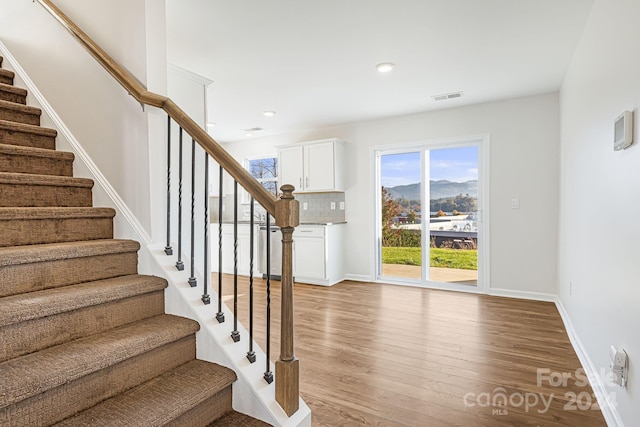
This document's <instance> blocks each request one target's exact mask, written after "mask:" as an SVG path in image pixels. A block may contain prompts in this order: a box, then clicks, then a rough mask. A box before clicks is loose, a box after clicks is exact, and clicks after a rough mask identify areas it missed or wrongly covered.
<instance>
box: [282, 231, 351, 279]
mask: <svg viewBox="0 0 640 427" xmlns="http://www.w3.org/2000/svg"><path fill="white" fill-rule="evenodd" d="M293 260H294V271H293V275H294V277H295V281H296V282H299V283H310V284H314V285H326V286H331V285H334V284H336V283H338V282H341V281H342V280H344V262H343V260H344V224H332V225H299V226H298V227H296V229H295V231H294V233H293Z"/></svg>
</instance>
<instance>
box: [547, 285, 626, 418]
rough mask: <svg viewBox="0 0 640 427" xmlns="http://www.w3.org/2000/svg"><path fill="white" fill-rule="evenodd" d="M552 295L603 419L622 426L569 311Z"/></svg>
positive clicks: (558, 298)
mask: <svg viewBox="0 0 640 427" xmlns="http://www.w3.org/2000/svg"><path fill="white" fill-rule="evenodd" d="M553 297H554V299H553V302H555V304H556V308H557V309H558V313H560V317H561V318H562V322H563V323H564V328H565V329H566V331H567V335H568V336H569V341H571V345H572V346H573V349H574V350H575V352H576V354H577V355H578V359H579V360H580V363H581V364H582V368H583V369H584V370H585V373H586V374H587V378H588V379H589V384H591V388H592V389H593V393H594V394H595V395H596V399H597V400H598V405H599V406H600V410H601V411H602V415H603V416H604V420H605V421H606V422H607V425H608V426H610V427H624V423H623V422H622V418H620V414H619V413H618V410H617V408H616V406H615V404H614V402H612V401H611V399H610V398H609V396H610V395H609V392H608V391H607V389H606V387H605V384H604V383H603V381H602V380H603V378H602V376H601V375H600V373H599V372H598V370H597V369H596V368H595V366H594V364H593V362H592V361H591V358H590V357H589V353H588V352H587V350H586V349H585V347H584V345H583V344H582V341H581V340H580V337H579V336H578V332H577V331H576V330H575V328H574V327H573V323H572V322H571V318H570V317H569V313H568V312H567V310H566V309H565V308H564V304H562V300H560V297H558V296H557V295H554V296H553Z"/></svg>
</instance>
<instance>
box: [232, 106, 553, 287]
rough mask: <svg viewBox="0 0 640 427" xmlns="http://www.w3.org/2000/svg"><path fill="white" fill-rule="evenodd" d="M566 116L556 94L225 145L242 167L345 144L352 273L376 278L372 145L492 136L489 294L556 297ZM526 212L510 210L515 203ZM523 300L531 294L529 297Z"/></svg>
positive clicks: (352, 275) (347, 213)
mask: <svg viewBox="0 0 640 427" xmlns="http://www.w3.org/2000/svg"><path fill="white" fill-rule="evenodd" d="M558 117H559V113H558V96H557V94H550V95H541V96H534V97H528V98H522V99H515V100H508V101H501V102H493V103H488V104H481V105H475V106H470V107H464V108H456V109H449V110H441V111H436V112H429V113H423V114H415V115H409V116H403V117H395V118H389V119H384V120H376V121H368V122H360V123H354V124H349V125H344V126H340V127H336V128H331V129H322V130H316V131H311V132H307V133H298V134H294V135H284V136H279V137H266V138H260V139H252V140H245V141H240V142H235V143H230V144H226V145H225V147H226V148H227V149H228V150H229V151H230V152H231V153H232V154H233V155H234V156H236V158H237V159H238V160H242V158H243V157H245V156H250V155H259V154H268V153H273V152H275V149H274V147H275V146H277V145H282V144H290V143H295V142H298V141H305V140H313V139H321V138H329V137H339V138H342V139H344V140H345V141H347V142H348V144H347V154H346V155H347V157H348V158H347V164H348V165H349V167H348V175H347V191H346V219H347V222H348V225H347V233H346V234H347V242H348V244H349V247H350V250H349V252H348V256H347V261H346V262H347V265H346V272H347V274H348V275H350V277H358V278H361V279H365V280H371V279H372V278H373V277H374V268H375V266H374V241H373V233H374V224H373V215H372V210H373V207H374V201H373V195H372V194H373V188H372V182H373V173H374V172H373V168H374V165H373V164H372V162H371V158H370V157H371V156H370V151H371V147H373V146H380V145H388V144H403V143H409V142H416V141H437V140H441V139H450V138H455V137H466V136H471V135H474V136H478V135H485V134H488V135H489V136H490V140H491V143H490V146H491V153H490V156H491V159H490V162H491V166H490V168H491V169H490V172H491V175H490V197H491V202H490V210H491V213H490V214H491V224H490V233H491V235H490V242H491V248H490V250H491V266H490V270H491V277H490V280H489V282H490V283H489V286H490V290H492V291H497V292H499V290H506V291H508V292H509V293H511V294H518V293H532V292H533V293H542V294H555V293H556V285H555V283H556V239H557V218H556V212H557V204H558V146H559V134H560V130H559V118H558ZM513 197H518V198H519V199H520V203H521V208H520V209H519V210H512V209H511V198H513ZM523 295H524V294H523Z"/></svg>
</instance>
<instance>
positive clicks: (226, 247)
mask: <svg viewBox="0 0 640 427" xmlns="http://www.w3.org/2000/svg"><path fill="white" fill-rule="evenodd" d="M254 227H255V229H254V239H256V240H257V236H258V230H257V226H254ZM250 230H251V226H250V225H249V224H238V274H240V275H242V276H248V275H249V266H250V259H249V254H250V253H251V234H250ZM209 232H210V236H211V270H212V271H214V272H217V271H218V224H216V223H212V224H211V228H210V229H209ZM233 245H234V239H233V224H222V272H223V273H227V274H233V268H234V259H233V258H234V257H233ZM253 251H254V253H253V256H254V258H253V266H254V274H257V264H258V248H257V245H256V244H255V243H254V247H253Z"/></svg>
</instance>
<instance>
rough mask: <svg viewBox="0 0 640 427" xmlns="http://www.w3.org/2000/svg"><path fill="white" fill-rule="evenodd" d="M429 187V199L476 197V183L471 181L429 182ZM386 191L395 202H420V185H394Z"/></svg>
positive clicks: (443, 180)
mask: <svg viewBox="0 0 640 427" xmlns="http://www.w3.org/2000/svg"><path fill="white" fill-rule="evenodd" d="M429 185H430V199H431V200H435V199H444V198H450V197H455V196H457V195H460V194H462V195H463V196H466V195H467V194H468V195H469V196H470V197H472V198H477V197H478V181H477V180H471V181H466V182H452V181H447V180H445V179H442V180H438V181H433V180H432V181H429ZM386 190H387V191H388V192H389V194H390V195H391V197H393V198H394V199H395V200H398V199H402V198H404V199H408V200H418V201H419V200H420V184H419V183H415V184H409V185H396V186H395V187H388V188H386Z"/></svg>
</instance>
